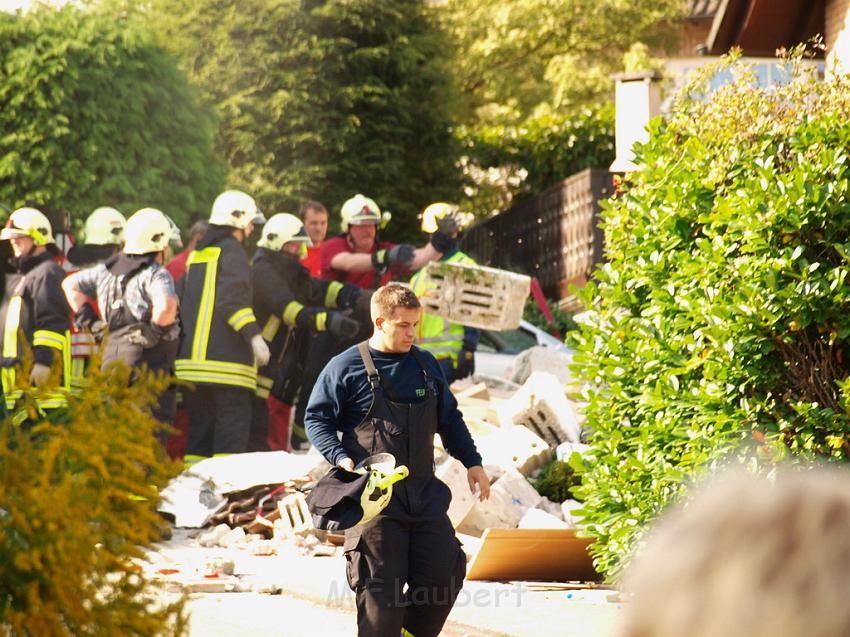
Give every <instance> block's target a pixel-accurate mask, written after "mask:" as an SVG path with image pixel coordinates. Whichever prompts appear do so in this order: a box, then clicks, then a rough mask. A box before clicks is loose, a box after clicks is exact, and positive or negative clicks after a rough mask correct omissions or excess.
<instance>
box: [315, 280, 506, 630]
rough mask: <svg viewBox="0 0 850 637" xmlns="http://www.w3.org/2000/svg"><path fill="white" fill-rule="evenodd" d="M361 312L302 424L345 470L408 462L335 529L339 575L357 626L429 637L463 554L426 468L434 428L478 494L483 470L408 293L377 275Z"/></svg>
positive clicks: (484, 481) (456, 580)
mask: <svg viewBox="0 0 850 637" xmlns="http://www.w3.org/2000/svg"><path fill="white" fill-rule="evenodd" d="M371 314H372V323H373V327H374V334H373V335H372V337H371V338H370V339H369V341H368V342H364V343H361V344H360V345H356V346H354V347H351V348H349V349H347V350H346V351H345V352H343V353H342V354H340V355H339V356H336V357H335V358H333V359H332V360H331V361H330V363H328V365H327V367H325V369H324V371H323V372H322V374H321V375H320V376H319V380H318V381H317V383H316V385H315V387H314V389H313V393H312V394H311V396H310V401H309V403H308V405H307V411H306V415H305V425H306V428H307V435H308V436H309V438H310V441H311V442H312V443H313V445H315V446H316V448H317V449H318V450H319V451H320V452H321V453H322V455H323V456H324V457H325V458H326V459H327V460H328V462H330V463H331V464H333V465H337V466H340V467H342V468H344V469H348V470H349V471H350V470H352V469H353V468H354V466H355V465H356V464H357V463H359V462H361V461H362V460H364V459H365V458H367V457H369V456H371V455H373V454H376V453H391V454H392V455H393V456H395V459H396V464H397V465H402V464H403V465H407V467H408V468H409V470H410V475H409V477H408V478H407V479H405V480H402V481H401V482H399V483H397V484H396V485H395V487H394V491H393V496H392V499H391V501H390V503H389V505H388V506H387V508H386V509H384V510H383V511H382V512H381V513H380V514H379V515H378V516H377V517H375V518H374V519H373V520H371V521H369V522H367V523H365V524H361V525H358V526H355V527H354V528H352V529H349V530H347V531H346V533H345V554H346V561H347V571H348V572H347V574H348V583H349V585H350V586H351V588H352V589H353V590H354V592H355V594H356V598H357V623H358V634H359V635H360V636H361V637H365V636H368V637H398V636H399V635H407V636H410V635H412V636H413V637H436V636H437V635H439V633H440V630H441V629H442V627H443V624H444V623H445V621H446V618H447V617H448V615H449V612H450V611H451V609H452V606H453V604H454V602H455V599H456V598H457V595H458V593H459V592H460V588H461V586H462V585H463V578H464V576H465V575H466V558H465V556H464V553H463V551H462V549H461V547H460V543H459V542H458V541H457V539H456V538H455V534H454V529H453V528H452V524H451V522H450V521H449V518H448V516H447V515H446V511H447V510H448V506H449V501H450V500H451V492H450V491H449V488H448V487H447V486H446V485H445V484H444V483H443V482H441V481H440V480H439V479H437V478H436V477H435V476H434V434H440V438H441V440H442V442H443V446H444V447H445V448H446V451H448V452H449V453H450V454H451V455H452V456H454V457H455V458H457V459H458V460H460V461H461V462H462V463H463V464H464V466H466V467H467V471H468V479H469V487H470V490H472V491H473V492H474V491H475V489H476V488H477V489H478V491H479V497H480V498H481V499H486V498H487V497H488V496H489V494H490V481H489V478H488V477H487V474H486V473H485V472H484V469H483V468H482V467H481V456H480V455H479V453H478V451H477V450H476V449H475V443H474V442H473V440H472V437H471V436H470V434H469V430H468V429H467V427H466V424H465V423H464V421H463V416H462V414H461V413H460V411H458V408H457V401H456V400H455V399H454V396H452V394H451V392H450V391H449V388H448V384H447V383H446V379H445V376H444V374H443V372H442V370H441V368H440V365H439V363H437V360H436V359H435V358H434V357H433V356H432V355H431V354H429V353H428V352H426V351H424V350H422V349H419V348H418V347H414V346H413V342H414V340H415V338H416V328H417V325H418V323H419V317H420V305H419V300H418V299H417V298H416V295H415V294H414V293H413V292H412V291H410V290H409V289H407V288H405V287H403V286H400V285H397V284H390V285H387V286H384V287H382V288H380V289H378V290H377V291H376V292H375V294H374V295H373V296H372V306H371ZM338 431H341V432H342V440H340V439H339V437H338V435H337V432H338Z"/></svg>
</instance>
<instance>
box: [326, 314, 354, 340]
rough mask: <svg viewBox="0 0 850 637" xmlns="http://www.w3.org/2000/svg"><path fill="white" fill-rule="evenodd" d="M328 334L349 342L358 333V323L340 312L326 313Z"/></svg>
mask: <svg viewBox="0 0 850 637" xmlns="http://www.w3.org/2000/svg"><path fill="white" fill-rule="evenodd" d="M327 326H328V332H330V333H331V334H333V335H334V336H336V337H337V338H340V339H343V340H346V341H347V340H351V339H352V338H354V337H355V336H357V333H358V332H359V331H360V323H358V322H357V321H355V320H354V319H353V318H349V317H348V316H346V315H345V314H343V313H341V312H328V323H327Z"/></svg>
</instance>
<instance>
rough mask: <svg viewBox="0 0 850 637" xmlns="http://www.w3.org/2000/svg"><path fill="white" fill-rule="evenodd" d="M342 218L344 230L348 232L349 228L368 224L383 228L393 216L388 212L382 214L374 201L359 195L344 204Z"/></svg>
mask: <svg viewBox="0 0 850 637" xmlns="http://www.w3.org/2000/svg"><path fill="white" fill-rule="evenodd" d="M340 217H341V219H342V228H343V230H345V231H348V226H360V225H366V224H375V225H380V227H381V228H383V227H385V226H386V225H387V224H388V223H389V221H390V219H391V218H392V215H391V214H390V213H388V212H385V213H383V214H381V209H380V208H378V204H376V203H375V200H374V199H369V197H364V196H363V195H361V194H357V195H354V196H353V197H352V198H351V199H349V200H347V201H346V202H345V203H344V204H342V209H341V210H340Z"/></svg>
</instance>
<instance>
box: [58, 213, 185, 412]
mask: <svg viewBox="0 0 850 637" xmlns="http://www.w3.org/2000/svg"><path fill="white" fill-rule="evenodd" d="M171 232H172V229H171V225H170V223H169V221H168V219H167V218H166V216H165V215H164V214H163V213H162V212H161V211H160V210H157V209H155V208H143V209H142V210H139V211H138V212H136V213H135V214H133V215H132V216H131V217H130V219H129V220H128V221H127V225H126V228H125V230H124V234H125V239H126V242H125V244H124V248H123V250H122V251H121V252H119V253H118V254H116V255H114V256H112V257H110V258H109V259H107V260H106V262H105V263H102V264H100V265H97V266H94V267H91V268H87V269H85V270H81V271H79V272H76V273H74V274H72V275H71V276H69V277H68V278H67V279H65V281H64V282H63V284H62V288H63V289H64V291H65V296H66V297H67V299H68V303H69V304H70V306H71V309H72V310H74V312H77V315H76V317H77V318H78V321H77V322H78V323H82V320H81V319H79V317H81V316H82V313H81V312H80V311H81V310H83V308H84V307H85V306H87V305H88V303H89V302H90V301H94V302H96V303H97V304H98V306H99V307H101V308H102V309H103V322H104V324H105V327H106V328H108V336H107V338H106V343H105V345H104V350H103V360H102V367H103V369H108V368H109V367H110V365H112V364H113V363H114V362H115V361H119V360H120V361H123V362H124V363H126V364H127V365H129V366H131V367H147V368H148V369H150V370H152V371H157V372H163V373H166V374H168V375H173V374H174V359H175V357H176V356H177V346H178V337H179V335H180V328H179V325H178V323H177V307H178V302H177V294H176V293H175V291H174V280H173V279H172V277H171V274H169V273H168V271H167V270H166V269H165V268H164V267H163V265H162V264H163V261H164V259H165V254H166V248H167V246H168V242H169V238H170V236H171ZM81 327H84V328H86V329H90V328H92V327H93V325H92V324H85V323H83V324H82V325H81ZM175 405H176V398H175V390H174V389H173V388H169V389H168V390H166V391H165V392H164V393H163V394H162V395H161V396H160V400H159V403H158V405H157V406H156V407H155V408H154V410H153V415H154V416H155V417H156V418H157V419H159V420H160V421H161V422H163V423H167V424H170V423H171V422H172V421H173V419H174V410H175Z"/></svg>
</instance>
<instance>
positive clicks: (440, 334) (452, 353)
mask: <svg viewBox="0 0 850 637" xmlns="http://www.w3.org/2000/svg"><path fill="white" fill-rule="evenodd" d="M445 219H453V220H454V223H455V226H456V228H457V229H456V230H455V231H454V233H453V234H452V235H451V236H449V237H448V238H447V240H445V243H443V244H442V245H441V247H442V248H443V255H442V256H441V257H440V261H441V262H444V263H467V264H474V263H475V260H474V259H472V257H470V256H469V255H467V254H465V253H464V252H461V250H460V248H459V247H458V242H457V238H458V233H459V230H460V228H461V227H462V226H465V225H467V224H469V223H470V222H471V220H472V216H471V215H468V214H463V213H461V212H460V211H458V209H457V206H453V205H451V204H447V203H433V204H431V205H430V206H428V207H427V208H425V210H424V211H423V212H422V231H423V232H427V233H428V234H430V235H431V236H432V237H433V235H434V233H437V232H438V231H439V228H440V223H441V221H442V222H443V223H444V225H445V222H444V221H443V220H445ZM410 287H411V289H412V290H413V292H414V293H415V294H416V296H418V297H420V298H421V297H424V296H426V295H427V294H428V293H429V292H430V290H429V289H428V286H427V285H426V283H425V276H424V273H423V271H422V270H420V271H419V272H417V273H416V274H414V275H413V278H411V279H410ZM480 335H481V332H480V330H478V329H477V328H474V327H467V326H464V325H460V324H459V323H452V322H450V321H447V320H446V319H444V318H441V317H439V316H437V315H435V314H428V313H427V312H423V314H422V320H421V321H420V323H419V331H418V334H417V345H419V347H421V348H422V349H424V350H427V351H429V352H431V353H432V354H433V355H434V357H435V358H436V359H437V361H439V363H440V366H441V367H442V368H443V372H445V374H446V378H447V379H448V381H449V383H452V382H454V381H455V380H459V379H461V378H466V377H467V376H470V375H472V374H474V373H475V349H476V348H477V347H478V339H479V337H480Z"/></svg>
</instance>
